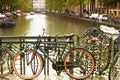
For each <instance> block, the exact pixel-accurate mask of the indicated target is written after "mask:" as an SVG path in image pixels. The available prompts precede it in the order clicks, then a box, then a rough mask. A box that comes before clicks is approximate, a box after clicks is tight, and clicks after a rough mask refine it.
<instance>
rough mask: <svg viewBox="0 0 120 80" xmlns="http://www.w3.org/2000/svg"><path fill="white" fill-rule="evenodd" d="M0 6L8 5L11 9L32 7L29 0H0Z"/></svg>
mask: <svg viewBox="0 0 120 80" xmlns="http://www.w3.org/2000/svg"><path fill="white" fill-rule="evenodd" d="M0 6H9V7H10V8H12V9H21V10H24V9H32V7H31V0H0Z"/></svg>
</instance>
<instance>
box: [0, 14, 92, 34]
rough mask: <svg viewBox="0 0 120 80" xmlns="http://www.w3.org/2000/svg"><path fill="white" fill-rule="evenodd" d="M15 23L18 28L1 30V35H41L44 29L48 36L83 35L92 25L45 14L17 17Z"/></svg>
mask: <svg viewBox="0 0 120 80" xmlns="http://www.w3.org/2000/svg"><path fill="white" fill-rule="evenodd" d="M15 21H16V27H13V28H0V35H1V36H13V35H22V36H23V35H39V34H41V33H42V32H41V31H42V29H43V28H45V29H46V34H47V35H61V34H69V33H78V34H82V33H83V32H84V31H85V30H86V29H87V28H89V27H91V25H92V24H91V23H90V22H87V21H83V20H78V19H72V18H68V17H61V16H57V15H54V16H53V15H44V14H35V15H29V14H27V15H26V16H21V17H16V18H15Z"/></svg>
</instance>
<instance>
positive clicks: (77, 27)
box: [0, 14, 108, 80]
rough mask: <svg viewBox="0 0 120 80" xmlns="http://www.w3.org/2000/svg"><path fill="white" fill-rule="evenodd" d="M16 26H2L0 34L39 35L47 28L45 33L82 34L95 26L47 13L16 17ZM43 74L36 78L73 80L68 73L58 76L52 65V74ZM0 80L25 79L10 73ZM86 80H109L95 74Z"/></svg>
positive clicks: (40, 79)
mask: <svg viewBox="0 0 120 80" xmlns="http://www.w3.org/2000/svg"><path fill="white" fill-rule="evenodd" d="M14 19H15V21H16V26H15V27H12V28H0V36H37V35H40V34H41V33H42V30H43V28H45V29H46V32H45V35H64V34H70V33H76V34H79V35H82V34H83V33H84V32H85V30H86V29H88V28H90V27H92V26H93V24H94V23H91V22H90V21H84V20H80V19H74V18H69V17H66V16H59V15H50V14H49V15H45V14H35V15H30V14H26V15H24V16H19V17H15V18H14ZM43 73H44V72H42V74H41V75H40V76H38V77H37V78H35V79H34V80H73V79H70V78H69V77H68V76H67V74H66V73H62V74H61V76H57V74H56V72H55V71H54V70H52V68H51V67H50V75H49V76H44V74H43ZM0 80H23V79H21V78H19V77H18V76H16V75H15V74H10V75H9V76H6V77H5V78H0ZM86 80H108V79H107V77H106V76H95V77H92V78H88V79H86Z"/></svg>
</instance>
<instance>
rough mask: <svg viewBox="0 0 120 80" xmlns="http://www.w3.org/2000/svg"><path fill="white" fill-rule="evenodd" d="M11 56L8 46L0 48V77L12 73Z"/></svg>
mask: <svg viewBox="0 0 120 80" xmlns="http://www.w3.org/2000/svg"><path fill="white" fill-rule="evenodd" d="M12 63H13V54H11V51H10V45H9V44H7V45H1V46H0V77H5V76H7V75H9V74H11V73H12V72H13V64H12Z"/></svg>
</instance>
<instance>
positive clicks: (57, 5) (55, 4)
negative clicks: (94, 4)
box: [45, 0, 89, 11]
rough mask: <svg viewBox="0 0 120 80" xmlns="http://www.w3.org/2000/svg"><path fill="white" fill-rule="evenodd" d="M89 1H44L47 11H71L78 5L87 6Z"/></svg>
mask: <svg viewBox="0 0 120 80" xmlns="http://www.w3.org/2000/svg"><path fill="white" fill-rule="evenodd" d="M88 2H89V0H45V5H46V8H47V9H51V10H58V11H62V10H64V9H68V10H70V9H72V8H74V7H76V6H78V5H79V4H80V3H82V4H87V3H88Z"/></svg>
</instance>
